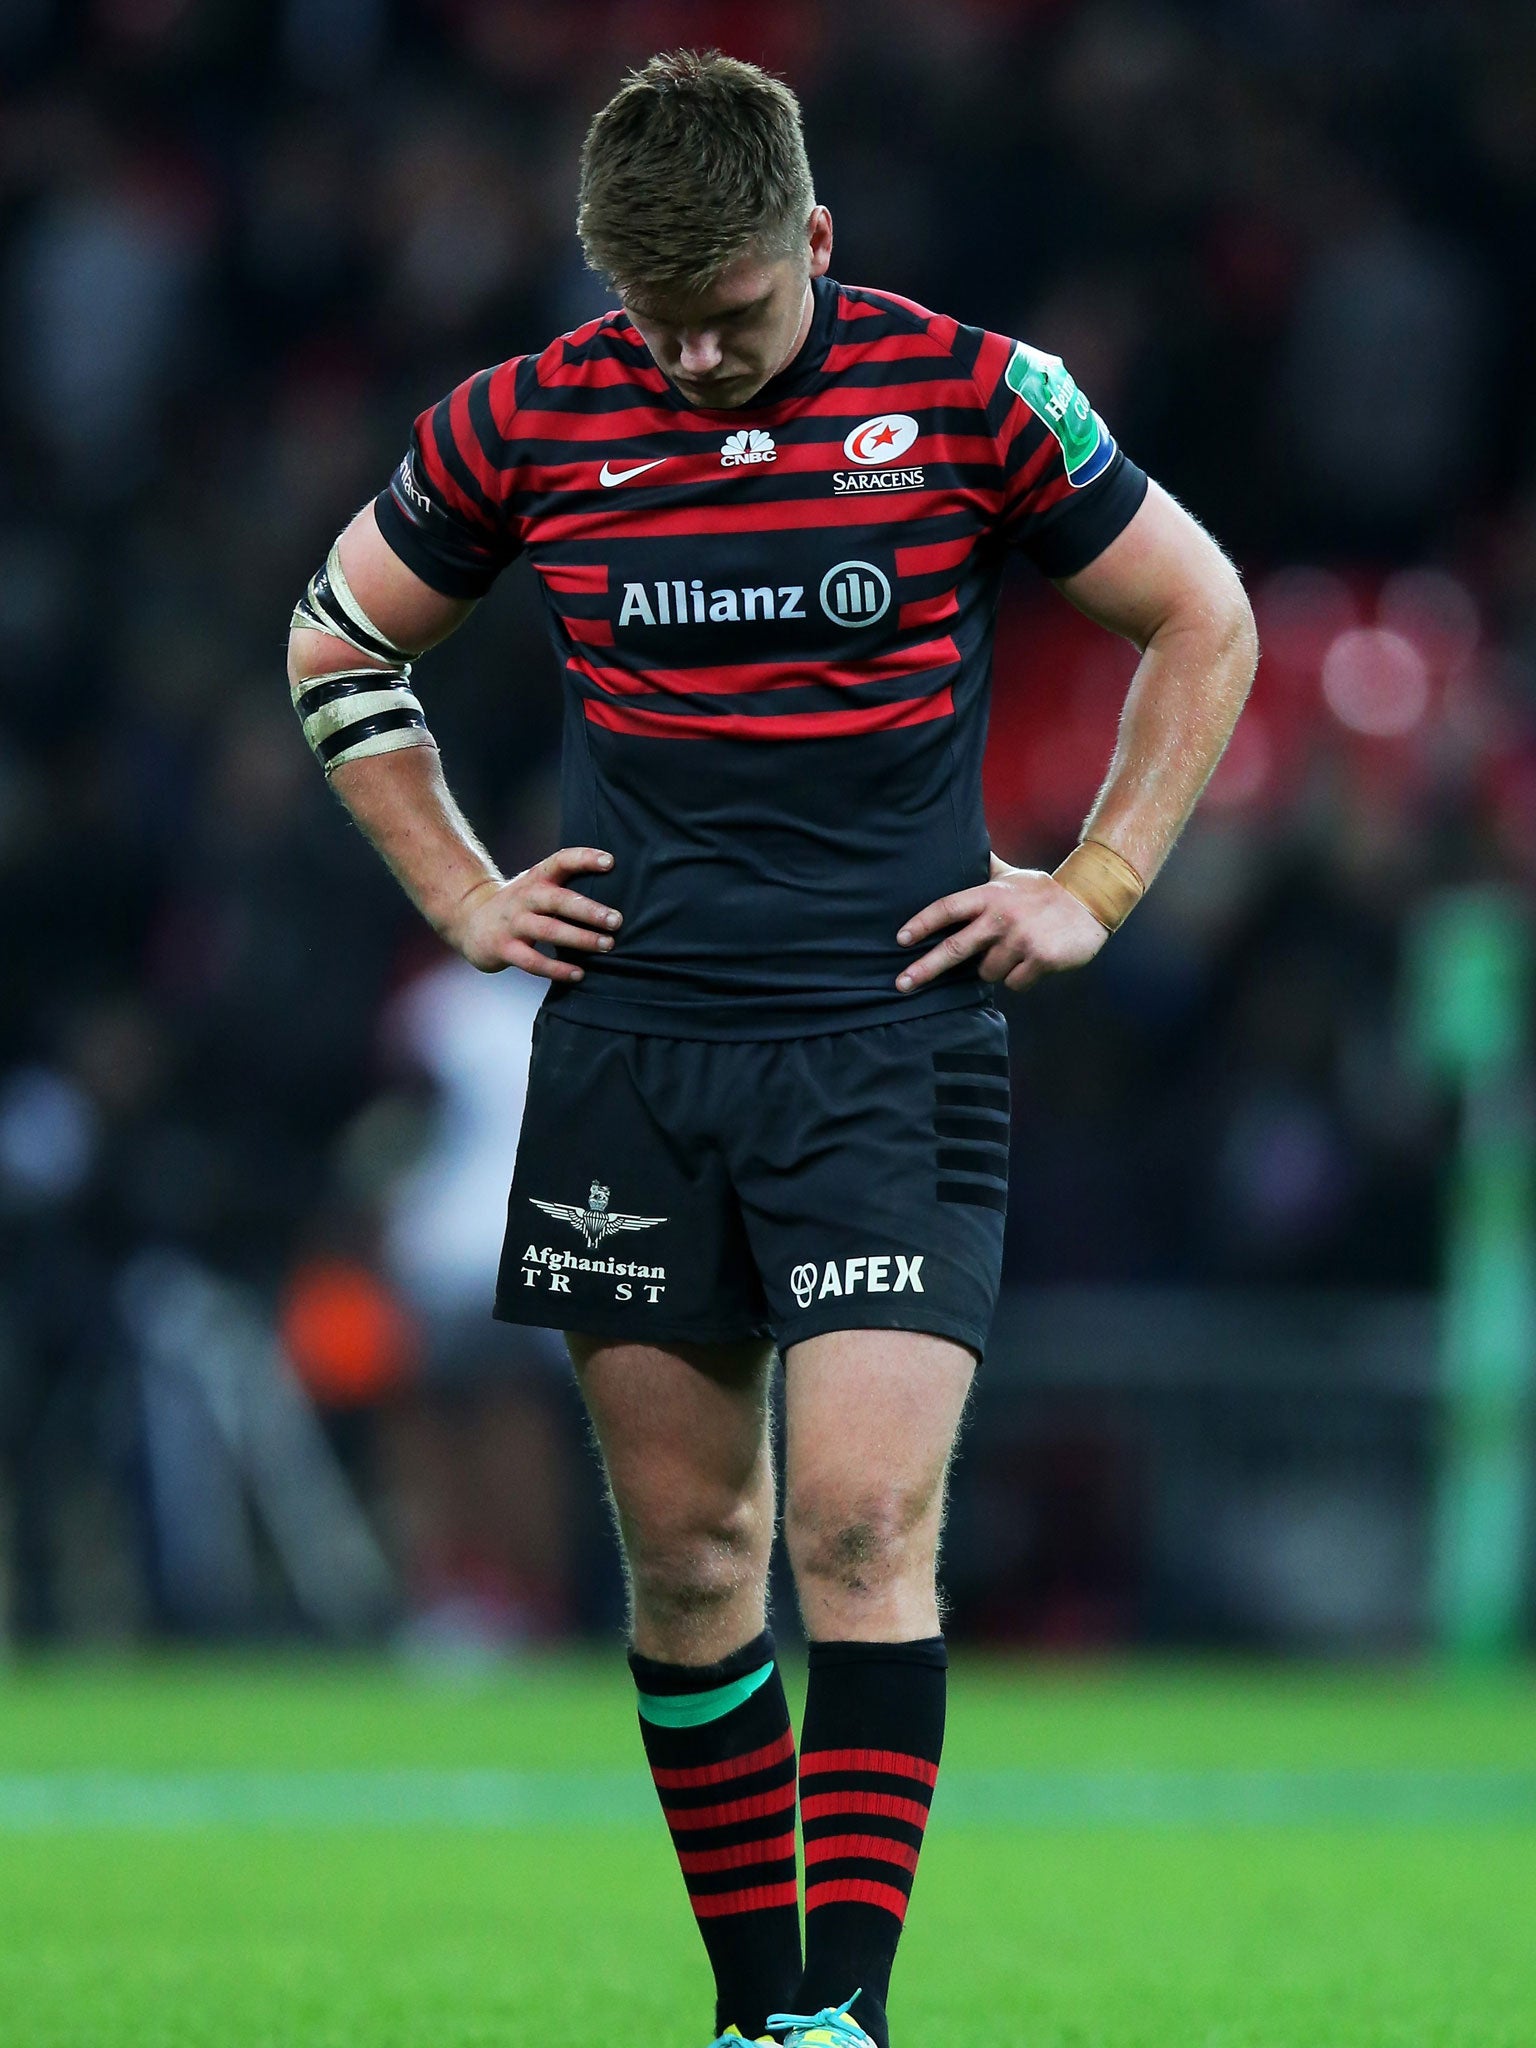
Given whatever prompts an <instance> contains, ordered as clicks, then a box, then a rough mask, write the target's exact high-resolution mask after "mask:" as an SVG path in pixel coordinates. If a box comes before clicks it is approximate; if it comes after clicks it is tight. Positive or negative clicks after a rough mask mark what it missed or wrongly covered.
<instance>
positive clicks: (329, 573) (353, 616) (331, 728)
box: [291, 542, 436, 775]
mask: <svg viewBox="0 0 1536 2048" xmlns="http://www.w3.org/2000/svg"><path fill="white" fill-rule="evenodd" d="M291 624H292V625H293V626H301V627H304V628H305V629H306V630H307V631H309V632H311V633H329V634H330V636H331V638H332V639H333V640H344V641H345V642H346V644H347V645H348V646H349V647H355V648H356V649H357V651H358V653H359V654H366V655H368V656H369V657H370V665H369V666H368V667H366V668H347V669H336V670H333V671H332V672H331V673H330V674H329V675H323V676H309V677H306V678H304V679H303V680H302V681H300V682H297V683H295V684H294V686H293V708H294V710H295V711H297V713H298V714H299V718H300V721H301V722H302V724H303V727H304V737H305V739H307V740H308V741H309V744H310V747H311V750H312V751H313V753H314V755H315V758H316V760H317V761H319V763H320V765H321V766H322V767H323V768H324V770H325V772H326V774H327V775H329V774H330V773H331V771H332V770H333V769H335V768H339V767H340V766H341V764H342V762H343V761H358V760H361V759H362V758H363V756H364V755H366V754H393V753H395V752H396V751H397V750H398V749H399V748H401V747H430V746H433V745H435V744H436V742H435V741H434V740H433V738H432V735H431V733H430V732H429V731H428V729H427V721H426V717H425V714H424V713H423V711H422V708H421V705H420V703H419V702H418V700H417V697H416V693H415V692H414V691H413V690H412V688H411V663H410V657H409V655H408V653H407V651H406V649H405V648H403V647H397V646H396V645H395V643H394V641H393V640H391V639H390V638H389V636H388V634H387V633H382V632H380V630H379V628H378V627H377V626H376V625H375V624H374V623H373V621H372V619H370V618H369V616H368V614H367V613H366V612H365V611H364V610H363V608H362V606H361V605H360V604H359V603H358V601H357V598H356V596H355V595H354V594H353V591H352V586H351V585H350V584H349V583H348V581H347V578H346V574H345V572H344V571H343V569H342V566H341V552H340V547H339V544H338V543H335V542H333V543H332V546H331V552H330V553H329V555H327V557H326V559H325V566H324V568H322V569H317V570H316V571H315V573H314V575H313V576H312V577H311V578H310V582H309V588H308V589H307V590H306V591H305V593H304V595H303V596H302V597H301V598H300V599H299V601H298V603H297V604H296V605H295V606H294V608H293V618H292V621H291ZM374 664H377V665H376V666H375V665H374Z"/></svg>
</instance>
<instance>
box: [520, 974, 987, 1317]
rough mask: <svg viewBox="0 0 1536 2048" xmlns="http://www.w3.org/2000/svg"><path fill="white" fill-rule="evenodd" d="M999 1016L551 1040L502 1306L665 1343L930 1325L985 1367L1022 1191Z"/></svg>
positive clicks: (556, 1029) (544, 1022) (536, 1050)
mask: <svg viewBox="0 0 1536 2048" xmlns="http://www.w3.org/2000/svg"><path fill="white" fill-rule="evenodd" d="M1007 1046H1008V1033H1007V1027H1006V1025H1005V1024H1004V1022H1003V1019H1002V1016H1001V1015H1000V1013H999V1012H998V1011H997V1010H996V1009H994V1008H992V1007H991V1006H990V1005H986V1006H980V1005H979V1006H977V1007H975V1008H971V1009H958V1010H947V1011H941V1012H939V1013H937V1014H930V1015H928V1016H924V1017H915V1018H912V1019H911V1020H910V1021H909V1020H907V1019H905V1018H898V1019H897V1020H896V1021H895V1022H894V1023H890V1024H877V1025H873V1026H869V1027H867V1028H865V1029H863V1030H857V1031H840V1032H828V1033H826V1034H825V1035H819V1036H817V1037H814V1038H795V1039H776V1040H770V1041H762V1040H754V1041H750V1042H724V1043H722V1042H719V1041H713V1040H703V1039H679V1038H659V1037H651V1036H637V1035H631V1034H630V1033H627V1032H618V1031H607V1030H600V1029H596V1028H594V1027H593V1026H591V1025H583V1024H571V1023H567V1022H565V1021H563V1020H562V1019H561V1018H560V1017H559V1016H557V1015H553V1014H551V1013H550V1012H549V1011H547V1010H546V1011H544V1012H543V1013H542V1014H541V1015H540V1017H539V1020H538V1023H537V1026H536V1027H535V1031H534V1039H533V1060H532V1065H531V1067H530V1069H529V1077H528V1104H527V1109H526V1111H525V1113H524V1119H523V1129H522V1138H521V1141H520V1143H519V1145H518V1150H517V1166H516V1171H515V1174H514V1178H513V1182H512V1192H511V1195H510V1197H509V1199H508V1205H507V1236H506V1243H505V1246H504V1248H503V1251H502V1257H501V1271H500V1273H499V1275H498V1278H497V1285H496V1307H495V1313H496V1314H497V1316H499V1317H500V1318H501V1319H502V1320H503V1321H504V1322H512V1323H533V1324H537V1325H540V1326H542V1327H545V1328H550V1329H563V1330H580V1331H585V1332H588V1333H590V1334H591V1335H593V1336H597V1337H628V1338H634V1339H636V1340H639V1341H645V1342H657V1343H664V1342H666V1341H668V1340H676V1341H681V1342H693V1343H719V1344H724V1343H736V1342H739V1341H741V1340H743V1339H746V1338H750V1337H768V1336H771V1337H772V1338H773V1339H774V1341H775V1342H776V1343H777V1344H778V1346H779V1348H780V1349H781V1350H785V1349H787V1348H788V1347H789V1346H790V1345H791V1344H796V1343H799V1342H800V1341H801V1340H802V1339H803V1338H806V1337H814V1336H817V1335H819V1334H820V1333H821V1332H823V1331H826V1330H848V1329H876V1330H927V1331H931V1332H934V1333H936V1334H937V1335H939V1336H944V1337H953V1338H955V1339H957V1340H958V1341H959V1342H960V1343H962V1344H966V1345H969V1346H970V1348H971V1349H972V1350H973V1351H974V1352H975V1353H976V1354H977V1356H978V1357H980V1356H981V1354H982V1352H983V1350H984V1349H985V1346H986V1341H987V1334H988V1331H989V1329H990V1326H991V1322H992V1313H993V1309H994V1307H995V1306H996V1301H997V1288H998V1276H999V1272H1000V1268H1001V1264H1002V1241H1003V1212H1004V1209H1005V1207H1006V1204H1007V1188H1008V1057H1007Z"/></svg>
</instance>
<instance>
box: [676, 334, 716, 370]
mask: <svg viewBox="0 0 1536 2048" xmlns="http://www.w3.org/2000/svg"><path fill="white" fill-rule="evenodd" d="M720 363H721V349H720V336H719V335H718V334H717V333H716V332H715V331H714V329H713V328H709V327H701V328H699V329H698V330H697V331H696V332H694V333H691V334H685V335H684V336H683V337H682V345H681V347H680V349H679V351H678V368H679V369H680V370H682V371H684V372H685V374H686V375H688V376H690V377H707V376H708V375H709V374H710V372H711V371H712V370H718V369H719V367H720Z"/></svg>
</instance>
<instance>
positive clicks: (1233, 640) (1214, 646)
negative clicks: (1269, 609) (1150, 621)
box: [1178, 557, 1259, 693]
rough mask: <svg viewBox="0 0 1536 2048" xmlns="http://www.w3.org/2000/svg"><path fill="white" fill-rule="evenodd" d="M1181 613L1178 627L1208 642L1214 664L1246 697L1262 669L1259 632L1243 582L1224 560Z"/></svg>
mask: <svg viewBox="0 0 1536 2048" xmlns="http://www.w3.org/2000/svg"><path fill="white" fill-rule="evenodd" d="M1181 609H1182V617H1181V618H1180V619H1179V621H1178V623H1179V625H1180V626H1182V628H1183V630H1184V631H1185V632H1186V633H1192V634H1194V635H1196V636H1197V637H1198V638H1199V639H1201V640H1203V641H1205V642H1206V644H1207V646H1208V648H1209V651H1210V655H1211V658H1212V660H1213V662H1216V663H1219V665H1220V666H1221V667H1222V668H1223V669H1225V670H1226V671H1227V672H1228V673H1229V674H1231V675H1232V676H1233V677H1234V679H1236V680H1238V681H1239V682H1240V683H1241V685H1242V688H1243V690H1244V692H1245V693H1246V692H1247V689H1248V685H1249V684H1250V683H1251V682H1252V681H1253V677H1254V671H1255V670H1256V669H1257V667H1258V665H1259V629H1258V625H1257V623H1256V621H1255V619H1254V616H1253V606H1252V605H1251V604H1250V603H1249V602H1248V593H1247V591H1246V590H1244V588H1243V579H1242V578H1241V577H1240V576H1239V575H1238V573H1237V571H1236V569H1234V568H1233V567H1232V565H1231V563H1230V562H1228V561H1227V560H1226V558H1225V557H1222V558H1221V561H1220V566H1219V568H1216V569H1215V570H1214V571H1213V573H1212V574H1210V575H1209V576H1207V577H1205V578H1204V579H1203V580H1202V583H1201V587H1200V589H1199V590H1198V592H1191V593H1190V595H1189V597H1188V599H1187V601H1186V603H1185V605H1184V606H1183V607H1182V608H1181Z"/></svg>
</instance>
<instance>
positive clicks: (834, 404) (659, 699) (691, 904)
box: [376, 278, 1146, 1038]
mask: <svg viewBox="0 0 1536 2048" xmlns="http://www.w3.org/2000/svg"><path fill="white" fill-rule="evenodd" d="M1145 491H1146V478H1145V476H1144V475H1143V474H1142V472H1141V471H1140V470H1139V469H1137V468H1136V467H1135V466H1134V465H1133V464H1132V463H1130V462H1129V461H1127V459H1126V458H1125V456H1124V455H1123V454H1122V453H1121V452H1120V450H1119V449H1118V448H1117V447H1116V446H1115V443H1114V441H1113V439H1112V438H1111V436H1110V434H1109V432H1108V430H1107V429H1106V428H1105V427H1104V426H1103V423H1102V422H1101V421H1100V420H1099V419H1098V417H1097V415H1096V414H1095V413H1094V412H1093V411H1092V410H1091V408H1090V407H1089V406H1088V403H1087V401H1086V399H1084V398H1083V397H1082V395H1081V394H1080V393H1079V392H1078V391H1077V388H1076V386H1075V385H1074V384H1073V382H1072V380H1071V378H1070V376H1069V375H1068V374H1067V372H1066V371H1065V369H1064V368H1063V367H1062V365H1061V363H1060V362H1059V361H1058V360H1057V359H1056V358H1055V357H1051V356H1045V355H1042V354H1040V353H1039V352H1038V351H1035V350H1032V349H1029V348H1028V347H1027V346H1025V345H1023V344H1019V343H1015V342H1013V341H1010V340H1007V339H1005V338H1004V337H1003V336H1001V335H996V334H990V333H986V332H983V331H982V330H981V329H980V328H976V327H966V326H962V325H961V324H960V323H959V322H958V321H955V320H952V319H949V318H946V317H944V316H942V315H938V314H933V313H929V312H926V311H924V310H923V308H922V307H920V306H916V305H913V304H912V303H911V302H910V301H909V300H906V299H901V298H897V297H895V296H893V295H892V294H890V293H887V292H876V291H865V290H856V289H853V288H852V287H849V286H845V285H838V284H835V283H833V282H832V281H831V280H830V279H828V278H821V279H818V280H817V281H816V283H815V309H814V316H813V320H812V324H811V328H810V332H809V334H808V335H807V337H806V340H805V343H804V345H803V346H802V348H801V349H800V351H799V353H798V354H797V355H796V356H795V358H794V359H793V360H792V361H791V362H790V363H789V365H788V366H787V367H786V368H785V369H784V370H782V371H781V372H780V373H779V374H778V375H777V376H776V377H774V378H773V379H772V381H771V382H770V383H769V384H767V385H765V386H764V388H763V390H762V391H761V392H759V394H758V395H757V397H756V399H755V400H754V401H753V403H752V404H751V405H749V406H743V407H739V408H736V409H733V410H731V411H729V412H707V411H703V410H701V409H699V408H697V407H694V406H691V405H690V404H689V403H688V402H687V401H686V400H685V399H684V398H683V397H682V395H681V394H680V393H679V392H678V391H677V390H676V389H675V388H674V387H673V386H672V385H671V384H670V383H668V381H667V379H666V378H665V377H664V376H663V375H662V373H661V371H660V370H659V369H658V368H657V367H656V365H655V364H654V362H653V361H652V359H651V356H650V354H649V352H648V350H647V349H646V347H645V345H644V343H643V342H642V341H641V339H640V336H639V335H638V333H636V331H635V329H634V328H633V327H632V326H631V324H630V322H629V320H628V319H627V317H626V316H625V315H624V314H623V313H611V314H608V315H606V316H604V317H603V318H602V319H599V320H593V321H591V322H589V323H588V324H587V325H586V326H584V327H581V328H578V329H577V330H576V331H575V332H574V333H571V334H568V335H564V336H562V337H561V338H560V339H559V340H557V341H555V342H553V343H551V344H550V346H549V347H548V348H546V349H545V350H544V352H543V353H542V354H541V355H529V356H521V357H515V358H513V360H511V361H510V362H506V363H501V364H499V365H497V366H496V367H495V368H493V369H489V370H482V371H481V372H480V373H479V375H477V376H474V377H471V378H470V379H468V380H467V381H466V382H465V383H463V384H461V385H460V386H459V387H458V389H457V390H455V391H454V392H452V393H451V394H450V396H448V397H447V398H445V399H443V400H442V402H441V403H440V404H438V405H436V406H434V407H431V408H429V409H428V410H427V411H426V412H424V413H422V414H421V416H420V418H419V419H418V420H417V422H416V427H415V433H414V436H413V438H412V443H411V447H410V451H409V453H408V454H407V455H406V457H405V459H404V461H403V462H402V463H401V465H400V467H399V469H398V470H397V471H396V472H395V475H394V477H393V479H392V480H391V482H390V484H389V486H388V488H387V489H386V490H385V491H384V492H382V493H381V494H380V496H379V498H378V500H377V504H376V513H377V517H378V522H379V526H380V528H381V530H382V532H383V534H384V537H385V539H386V541H387V542H388V543H389V545H390V546H391V547H392V548H393V549H394V551H395V552H396V554H398V555H399V557H400V558H401V560H402V561H403V562H405V564H406V565H407V566H408V567H409V568H411V569H412V570H414V571H415V573H416V574H417V575H418V576H420V577H421V578H422V579H423V581H425V582H426V583H428V584H430V585H431V586H432V588H433V589H435V590H438V591H441V592H443V593H444V594H446V595H448V596H451V597H461V598H473V597H479V596H481V595H483V594H484V592H485V591H486V590H488V589H489V588H490V585H491V583H492V581H493V580H494V578H495V577H496V575H497V574H498V572H499V571H500V570H501V569H503V568H504V567H505V566H506V564H507V563H508V562H510V561H511V560H512V559H513V558H514V557H515V556H517V555H519V554H526V555H527V556H528V557H529V559H530V561H531V562H532V564H533V568H534V571H535V573H536V574H537V575H538V577H539V580H540V583H541V586H542V589H543V595H544V602H545V608H546V611H547V614H548V619H549V627H550V632H551V636H552V638H553V641H554V646H555V652H556V655H557V657H558V659H559V662H560V664H561V667H562V669H563V672H564V678H565V685H566V714H565V727H564V752H563V767H562V794H563V804H564V828H563V829H564V839H565V842H566V843H567V844H571V845H580V844H588V845H592V846H602V847H606V848H607V849H608V850H609V851H610V852H611V853H612V854H613V856H614V866H613V869H612V872H611V873H610V874H607V875H604V876H600V877H597V876H584V877H582V878H581V880H580V881H579V882H578V883H577V884H576V885H575V886H577V887H579V888H581V889H582V890H583V891H584V892H585V893H587V894H589V895H591V896H593V897H595V898H597V899H599V900H600V901H603V902H605V903H612V904H614V905H616V906H617V907H618V908H619V909H620V910H622V911H623V913H624V924H623V928H622V931H621V934H620V937H619V941H618V944H617V945H616V946H615V948H614V950H613V952H612V953H611V954H610V955H608V956H607V957H606V958H598V957H596V956H594V955H591V954H584V955H582V956H581V958H582V963H583V965H584V966H585V968H586V978H585V980H584V981H582V982H580V983H577V984H575V985H574V986H556V987H553V988H552V989H551V992H550V997H549V1000H550V1001H552V1002H555V1003H557V1004H558V1005H559V1006H560V1009H561V1012H562V1014H563V1015H565V1016H567V1017H569V1018H570V1020H571V1021H572V1022H583V1023H590V1024H594V1025H601V1026H604V1027H606V1028H609V1029H617V1030H632V1031H644V1032H658V1033H665V1034H670V1035H673V1036H678V1037H690V1038H699V1037H712V1038H771V1037H782V1036H800V1035H804V1034H805V1033H807V1032H814V1031H827V1030H844V1029H850V1028H854V1027H856V1026H861V1025H865V1024H874V1023H882V1022H885V1021H888V1020H889V1019H891V1018H894V1017H898V1016H917V1015H922V1014H924V1013H926V1012H929V1011H933V1010H939V1009H945V1008H948V1007H951V1006H957V1005H962V1004H967V1003H974V1002H978V1001H981V1000H984V999H985V996H986V990H985V989H984V987H983V986H982V984H981V983H979V982H978V980H977V979H976V973H975V963H974V962H970V963H966V965H965V966H964V967H963V968H961V969H958V970H956V971H955V973H954V974H953V975H951V976H947V977H944V978H942V979H941V980H940V981H938V982H937V983H935V984H933V985H932V986H930V987H928V988H926V989H924V990H922V991H920V992H919V993H918V994H916V995H911V996H902V995H900V994H899V993H898V992H897V990H896V988H895V986H894V983H895V979H896V976H897V974H898V973H899V972H900V971H901V967H902V965H903V962H904V961H905V960H906V958H907V957H908V956H907V955H906V954H904V953H903V951H902V950H901V948H899V947H898V946H897V944H896V933H897V930H898V928H899V927H900V925H901V923H902V922H903V920H904V919H906V918H908V917H911V916H913V915H914V914H915V913H916V912H917V911H919V910H920V909H922V907H923V906H924V905H925V904H927V903H929V902H931V901H932V900H933V899H934V898H935V897H937V896H941V895H944V894H946V893H947V892H949V891H951V890H955V889H962V888H968V887H971V886H973V885H974V884H976V883H979V882H981V881H984V880H985V878H986V875H987V872H988V855H989V842H988V836H987V830H986V824H985V821H984V819H983V816H982V804H981V766H982V752H983V748H984V745H985V740H986V720H987V698H988V686H989V680H990V669H991V647H992V627H993V616H994V612H995V609H996V603H997V593H998V584H999V578H1000V575H1001V571H1002V564H1003V558H1004V555H1005V552H1006V550H1007V549H1009V548H1011V547H1017V548H1020V549H1022V550H1023V551H1024V553H1025V554H1027V555H1028V556H1029V557H1030V558H1031V559H1032V560H1033V561H1034V562H1035V563H1036V564H1037V565H1038V566H1039V568H1040V569H1042V570H1043V571H1044V572H1045V574H1047V575H1049V576H1058V577H1059V576H1067V575H1071V574H1072V573H1073V572H1075V571H1076V570H1078V569H1081V568H1084V567H1086V565H1087V564H1088V563H1089V562H1091V561H1092V560H1093V559H1094V557H1095V556H1096V555H1098V554H1099V553H1100V552H1101V551H1102V550H1103V549H1104V548H1105V547H1106V546H1107V545H1108V544H1109V542H1110V541H1112V540H1113V539H1114V538H1115V536H1116V535H1117V534H1118V533H1120V532H1121V531H1122V529H1123V528H1124V527H1125V526H1126V524H1127V522H1128V521H1129V520H1130V518H1131V517H1132V515H1133V514H1134V513H1135V511H1136V509H1137V507H1138V506H1139V505H1140V503H1141V501H1142V498H1143V496H1144V494H1145Z"/></svg>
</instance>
